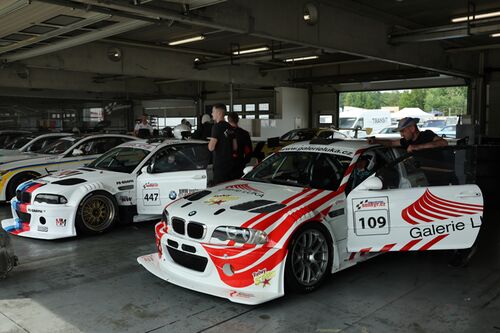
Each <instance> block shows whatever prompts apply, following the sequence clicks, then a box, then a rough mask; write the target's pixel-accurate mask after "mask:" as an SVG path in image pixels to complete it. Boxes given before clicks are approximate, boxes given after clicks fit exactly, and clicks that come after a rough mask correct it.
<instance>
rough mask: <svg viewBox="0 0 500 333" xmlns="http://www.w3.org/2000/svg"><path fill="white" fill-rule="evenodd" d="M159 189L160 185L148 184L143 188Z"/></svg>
mask: <svg viewBox="0 0 500 333" xmlns="http://www.w3.org/2000/svg"><path fill="white" fill-rule="evenodd" d="M157 187H158V183H150V182H147V183H146V184H144V185H142V188H157Z"/></svg>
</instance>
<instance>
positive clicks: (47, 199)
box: [35, 193, 68, 205]
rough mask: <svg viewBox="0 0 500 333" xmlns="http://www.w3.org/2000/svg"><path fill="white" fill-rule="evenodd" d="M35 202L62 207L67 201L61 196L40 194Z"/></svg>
mask: <svg viewBox="0 0 500 333" xmlns="http://www.w3.org/2000/svg"><path fill="white" fill-rule="evenodd" d="M35 202H42V203H48V204H53V205H58V204H59V205H64V204H66V203H68V200H67V199H66V198H65V197H63V196H62V195H58V194H48V193H40V194H38V195H37V196H36V197H35Z"/></svg>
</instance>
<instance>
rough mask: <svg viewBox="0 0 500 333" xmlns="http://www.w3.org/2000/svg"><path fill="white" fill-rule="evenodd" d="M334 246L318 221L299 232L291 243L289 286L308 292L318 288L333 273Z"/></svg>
mask: <svg viewBox="0 0 500 333" xmlns="http://www.w3.org/2000/svg"><path fill="white" fill-rule="evenodd" d="M332 262H333V246H332V241H331V238H330V236H329V235H328V234H327V231H326V230H325V229H324V228H322V227H321V226H319V225H317V224H312V225H310V226H305V227H303V228H301V229H300V230H299V231H297V232H296V234H295V235H294V237H293V239H292V241H291V242H290V243H289V245H288V255H287V258H286V263H285V288H286V289H287V290H290V291H293V292H298V293H308V292H312V291H314V290H316V289H318V288H319V287H320V286H321V284H322V283H323V282H324V281H325V279H326V277H327V276H328V275H329V274H330V272H331V267H332Z"/></svg>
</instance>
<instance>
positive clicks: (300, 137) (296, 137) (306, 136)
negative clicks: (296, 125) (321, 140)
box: [280, 129, 316, 141]
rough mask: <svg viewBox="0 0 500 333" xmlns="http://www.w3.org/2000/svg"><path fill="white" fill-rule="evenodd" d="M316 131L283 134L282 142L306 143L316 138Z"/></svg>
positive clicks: (300, 130)
mask: <svg viewBox="0 0 500 333" xmlns="http://www.w3.org/2000/svg"><path fill="white" fill-rule="evenodd" d="M315 134H316V131H315V130H313V129H297V130H292V131H290V132H287V133H285V134H283V135H282V136H281V138H280V140H285V141H306V140H311V139H312V138H314V135H315Z"/></svg>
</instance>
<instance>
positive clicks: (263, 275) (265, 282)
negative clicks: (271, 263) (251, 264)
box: [252, 268, 276, 288]
mask: <svg viewBox="0 0 500 333" xmlns="http://www.w3.org/2000/svg"><path fill="white" fill-rule="evenodd" d="M275 275H276V272H275V271H267V269H266V268H264V269H261V270H258V271H257V272H253V273H252V276H253V283H254V285H256V286H262V288H265V287H266V286H270V285H271V279H272V278H273V277H274V276H275Z"/></svg>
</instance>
